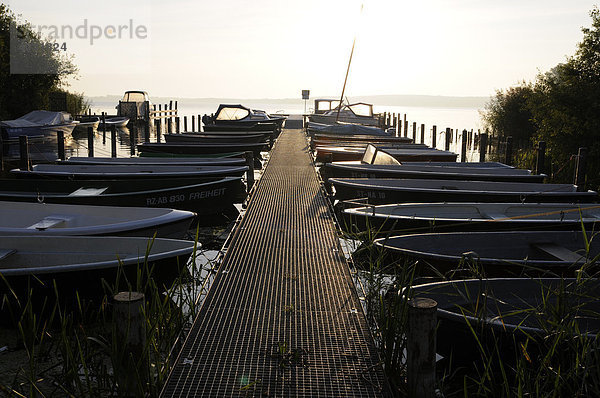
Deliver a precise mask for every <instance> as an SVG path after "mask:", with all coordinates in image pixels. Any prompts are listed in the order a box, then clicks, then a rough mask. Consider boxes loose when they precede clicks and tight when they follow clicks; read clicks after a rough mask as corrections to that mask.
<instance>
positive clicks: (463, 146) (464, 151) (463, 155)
mask: <svg viewBox="0 0 600 398" xmlns="http://www.w3.org/2000/svg"><path fill="white" fill-rule="evenodd" d="M460 141H461V142H460V145H461V148H460V161H461V162H462V163H465V162H466V161H467V143H468V141H469V133H468V132H467V130H463V131H462V135H461V137H460Z"/></svg>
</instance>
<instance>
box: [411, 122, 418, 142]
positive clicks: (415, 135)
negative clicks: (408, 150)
mask: <svg viewBox="0 0 600 398" xmlns="http://www.w3.org/2000/svg"><path fill="white" fill-rule="evenodd" d="M412 139H413V142H415V140H416V139H417V122H413V136H412Z"/></svg>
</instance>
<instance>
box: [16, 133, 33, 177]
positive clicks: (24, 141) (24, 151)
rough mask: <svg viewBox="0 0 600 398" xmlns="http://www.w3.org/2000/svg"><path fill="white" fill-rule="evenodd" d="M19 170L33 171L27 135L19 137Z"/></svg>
mask: <svg viewBox="0 0 600 398" xmlns="http://www.w3.org/2000/svg"><path fill="white" fill-rule="evenodd" d="M19 155H20V157H19V168H20V169H21V170H31V165H30V163H29V139H28V138H27V136H26V135H20V136H19Z"/></svg>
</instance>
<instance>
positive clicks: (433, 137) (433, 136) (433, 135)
mask: <svg viewBox="0 0 600 398" xmlns="http://www.w3.org/2000/svg"><path fill="white" fill-rule="evenodd" d="M436 146H437V126H433V128H432V129H431V147H432V148H433V149H435V148H436Z"/></svg>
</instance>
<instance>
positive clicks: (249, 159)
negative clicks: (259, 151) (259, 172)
mask: <svg viewBox="0 0 600 398" xmlns="http://www.w3.org/2000/svg"><path fill="white" fill-rule="evenodd" d="M245 157H246V166H248V172H247V173H246V184H247V185H248V193H250V190H251V189H252V187H253V186H254V153H253V152H252V151H247V152H246V153H245Z"/></svg>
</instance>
